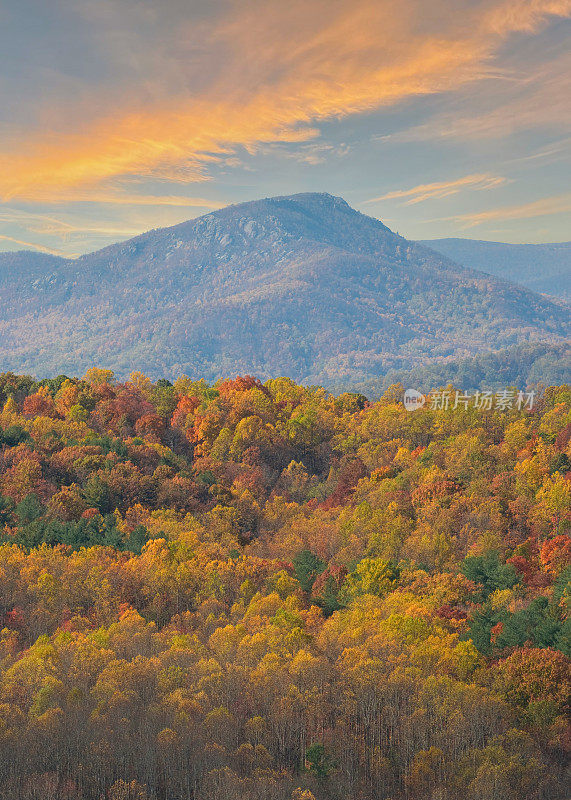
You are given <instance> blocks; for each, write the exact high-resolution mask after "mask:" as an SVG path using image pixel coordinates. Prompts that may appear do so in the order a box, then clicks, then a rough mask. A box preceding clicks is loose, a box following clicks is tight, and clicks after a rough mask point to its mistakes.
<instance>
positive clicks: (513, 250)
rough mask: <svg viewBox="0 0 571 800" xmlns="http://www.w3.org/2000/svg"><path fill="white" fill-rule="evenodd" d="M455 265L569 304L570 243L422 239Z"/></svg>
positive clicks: (570, 293) (570, 287)
mask: <svg viewBox="0 0 571 800" xmlns="http://www.w3.org/2000/svg"><path fill="white" fill-rule="evenodd" d="M421 244H424V245H426V246H427V247H431V248H432V249H433V250H436V251H437V252H438V253H441V254H442V255H444V256H446V257H447V258H451V259H452V261H456V262H457V263H458V264H463V265H464V266H465V267H471V268H472V269H477V270H480V271H482V272H488V273H489V274H490V275H495V276H496V277H498V278H503V279H504V280H508V281H514V282H515V283H519V284H521V285H522V286H526V287H527V288H528V289H532V290H533V291H534V292H542V293H544V294H550V295H553V297H557V298H559V299H561V300H564V301H566V302H570V301H571V242H560V243H557V244H503V243H502V242H481V241H477V240H475V239H424V240H423V241H422V242H421Z"/></svg>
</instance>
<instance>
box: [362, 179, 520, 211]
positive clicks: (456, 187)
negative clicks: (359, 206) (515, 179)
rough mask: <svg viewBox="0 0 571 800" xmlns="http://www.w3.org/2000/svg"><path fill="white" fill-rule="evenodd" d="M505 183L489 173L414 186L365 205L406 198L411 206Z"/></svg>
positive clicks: (504, 180) (407, 203)
mask: <svg viewBox="0 0 571 800" xmlns="http://www.w3.org/2000/svg"><path fill="white" fill-rule="evenodd" d="M505 182H506V178H502V177H500V176H497V175H490V174H489V173H484V174H477V175H466V176H465V177H464V178H458V179H457V180H454V181H439V182H436V183H423V184H420V185H419V186H414V187H413V188H412V189H403V190H399V191H394V192H387V194H383V195H381V196H380V197H374V198H373V199H371V200H367V201H366V202H367V203H378V202H380V201H381V200H394V199H398V198H401V197H408V198H409V199H408V200H407V201H406V203H405V205H413V204H415V203H422V202H423V201H424V200H430V199H441V198H443V197H449V196H450V195H452V194H457V193H458V192H459V191H461V190H462V189H466V188H471V189H478V190H481V189H493V188H494V187H496V186H501V185H502V184H503V183H505Z"/></svg>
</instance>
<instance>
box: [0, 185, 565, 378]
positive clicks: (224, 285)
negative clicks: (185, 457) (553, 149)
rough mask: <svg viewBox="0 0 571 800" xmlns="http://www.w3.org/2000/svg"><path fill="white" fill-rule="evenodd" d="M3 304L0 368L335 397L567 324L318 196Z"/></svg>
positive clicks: (88, 268) (17, 289) (40, 275)
mask: <svg viewBox="0 0 571 800" xmlns="http://www.w3.org/2000/svg"><path fill="white" fill-rule="evenodd" d="M58 264H59V262H58ZM0 303H2V307H3V309H4V321H3V325H2V337H1V339H2V341H1V343H0V360H1V362H2V366H3V369H4V370H8V369H18V370H22V369H26V370H29V371H31V372H33V373H35V374H39V375H45V374H49V373H61V372H67V373H72V374H77V373H81V372H84V371H85V369H86V368H87V367H89V366H92V365H93V363H98V364H104V365H105V366H108V367H110V368H111V369H114V370H115V371H116V372H117V373H118V374H125V373H128V372H130V371H131V370H132V369H134V368H137V367H140V368H142V369H144V370H145V371H146V372H147V373H148V374H150V375H152V376H165V377H174V376H176V375H177V374H181V373H186V374H190V375H202V376H204V377H206V378H216V377H219V376H222V375H229V374H236V373H238V374H240V373H241V374H257V375H259V376H260V377H264V376H267V375H271V374H274V375H275V374H281V375H288V376H290V377H292V378H296V379H298V380H303V381H308V382H312V383H313V382H319V383H324V384H325V385H328V384H329V385H331V384H332V382H335V383H336V384H337V385H339V384H340V383H345V384H346V385H347V384H349V383H351V382H356V381H359V380H363V379H366V378H372V377H374V376H375V375H379V374H383V373H384V372H386V371H387V370H388V369H389V368H391V367H397V368H400V367H403V366H413V365H417V364H424V363H428V362H429V361H431V360H435V359H443V358H453V357H455V356H460V355H461V356H467V355H471V354H475V353H477V352H481V351H482V350H486V349H489V348H491V347H494V348H498V347H502V346H507V345H508V344H510V343H511V342H512V341H513V337H514V336H516V335H519V336H521V338H522V340H529V341H532V340H543V341H559V340H560V339H561V338H562V337H563V336H564V335H565V332H566V328H567V325H568V314H567V312H566V311H565V310H563V309H561V308H558V307H557V306H555V305H554V304H553V303H551V302H550V301H549V300H548V299H546V298H542V297H539V296H538V295H535V294H533V293H532V292H528V291H526V290H524V289H521V288H520V287H517V286H514V285H511V284H508V283H506V282H504V281H499V280H497V279H496V278H494V277H492V276H490V275H484V274H482V273H479V272H475V271H472V270H469V269H466V268H464V267H460V266H458V265H457V264H454V263H453V262H452V261H449V260H447V259H446V258H444V257H443V256H441V255H440V254H438V253H436V252H434V251H432V250H429V249H428V248H426V247H423V246H421V245H419V244H416V243H414V242H409V241H407V240H406V239H403V238H402V237H401V236H398V235H397V234H395V233H393V232H392V231H390V230H389V229H388V228H387V227H385V225H383V223H382V222H380V221H379V220H377V219H374V218H372V217H368V216H366V215H365V214H361V213H360V212H358V211H356V210H355V209H353V208H351V207H350V206H349V205H348V204H347V203H346V202H345V200H343V199H342V198H339V197H335V196H333V195H330V194H325V193H316V192H305V193H302V194H294V195H286V196H278V197H270V198H266V199H262V200H254V201H251V202H248V203H241V204H239V205H234V206H229V207H227V208H224V209H220V210H218V211H213V212H211V213H210V214H206V215H204V216H202V217H198V218H197V219H193V220H190V221H188V222H184V223H182V224H180V225H176V226H174V227H172V228H164V229H158V230H153V231H149V232H148V233H145V234H143V235H141V236H138V237H136V238H135V239H131V240H129V241H126V242H121V243H119V244H116V245H112V246H110V247H107V248H105V249H104V250H100V251H98V252H96V253H91V254H89V255H86V256H82V258H81V259H78V260H77V261H65V262H63V263H61V264H59V265H58V266H55V265H54V268H49V269H46V268H45V266H44V267H42V269H40V268H37V269H36V270H35V273H34V270H32V269H30V271H29V273H28V274H26V273H25V272H24V271H23V270H21V271H19V272H18V274H15V273H14V271H12V270H6V272H5V280H4V281H0ZM32 318H33V319H34V320H35V323H34V326H33V329H30V325H29V320H30V319H32ZM30 331H31V332H30ZM39 339H41V342H42V346H41V348H39V347H38V340H39ZM118 342H120V343H121V348H120V350H118V348H117V343H118Z"/></svg>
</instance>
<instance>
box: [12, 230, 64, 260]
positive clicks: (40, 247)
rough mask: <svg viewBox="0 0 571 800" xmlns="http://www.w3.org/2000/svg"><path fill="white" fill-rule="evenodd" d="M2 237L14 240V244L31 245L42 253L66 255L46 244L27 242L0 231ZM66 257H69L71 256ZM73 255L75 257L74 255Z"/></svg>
mask: <svg viewBox="0 0 571 800" xmlns="http://www.w3.org/2000/svg"><path fill="white" fill-rule="evenodd" d="M0 239H2V241H5V242H12V244H19V245H21V246H22V247H31V248H32V249H33V250H39V251H40V253H47V254H48V255H50V256H66V254H65V253H64V252H62V251H61V250H54V249H53V248H51V247H44V245H41V244H34V243H33V242H25V241H24V240H23V239H15V238H14V237H13V236H5V235H4V234H2V233H0ZM66 257H68V258H69V257H70V256H66ZM71 257H72V258H73V257H74V256H71Z"/></svg>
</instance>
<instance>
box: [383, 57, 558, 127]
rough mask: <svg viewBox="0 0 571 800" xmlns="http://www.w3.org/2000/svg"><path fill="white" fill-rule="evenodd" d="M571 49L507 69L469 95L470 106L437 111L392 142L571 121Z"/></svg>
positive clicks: (466, 102)
mask: <svg viewBox="0 0 571 800" xmlns="http://www.w3.org/2000/svg"><path fill="white" fill-rule="evenodd" d="M570 94H571V52H566V53H564V54H563V55H561V56H559V57H557V58H555V59H551V60H550V61H549V62H548V63H547V64H544V65H543V66H542V67H537V66H533V67H528V68H527V71H526V72H523V73H519V74H518V76H517V77H512V76H511V75H504V76H503V79H502V80H499V81H496V82H495V85H494V86H493V87H492V86H488V88H487V91H486V93H485V94H484V95H482V97H481V98H478V97H476V98H474V97H473V96H472V95H470V96H467V97H466V98H465V100H464V105H465V106H466V108H462V106H461V105H460V107H459V108H456V109H455V110H454V111H453V112H446V113H444V114H439V115H437V116H435V117H434V118H433V119H431V120H429V121H428V122H426V123H423V124H422V125H415V126H413V127H411V128H408V129H406V130H404V131H400V132H398V133H395V134H391V135H389V136H387V137H386V139H388V140H390V141H393V142H420V141H439V140H440V141H448V140H456V141H466V140H470V141H477V140H480V139H482V138H490V139H497V138H505V137H507V136H510V135H511V134H513V133H517V132H520V131H525V130H533V129H537V128H543V129H552V130H561V129H563V130H568V129H569V127H571V104H570V103H569V101H568V98H569V95H570Z"/></svg>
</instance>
